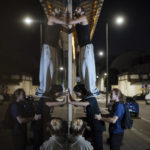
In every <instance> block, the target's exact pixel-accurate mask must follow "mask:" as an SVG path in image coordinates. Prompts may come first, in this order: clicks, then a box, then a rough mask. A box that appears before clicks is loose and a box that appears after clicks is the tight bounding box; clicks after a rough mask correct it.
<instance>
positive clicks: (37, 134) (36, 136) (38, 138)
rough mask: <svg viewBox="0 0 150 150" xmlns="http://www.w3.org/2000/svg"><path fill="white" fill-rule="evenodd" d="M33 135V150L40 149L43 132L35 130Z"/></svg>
mask: <svg viewBox="0 0 150 150" xmlns="http://www.w3.org/2000/svg"><path fill="white" fill-rule="evenodd" d="M33 136H34V139H33V150H39V149H40V145H41V144H42V133H41V131H40V130H34V131H33Z"/></svg>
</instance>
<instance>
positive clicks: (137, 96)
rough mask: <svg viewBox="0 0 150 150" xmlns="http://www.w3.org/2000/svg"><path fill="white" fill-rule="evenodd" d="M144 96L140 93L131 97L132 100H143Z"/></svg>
mask: <svg viewBox="0 0 150 150" xmlns="http://www.w3.org/2000/svg"><path fill="white" fill-rule="evenodd" d="M145 95H146V94H143V93H140V94H137V95H135V96H133V99H134V100H145Z"/></svg>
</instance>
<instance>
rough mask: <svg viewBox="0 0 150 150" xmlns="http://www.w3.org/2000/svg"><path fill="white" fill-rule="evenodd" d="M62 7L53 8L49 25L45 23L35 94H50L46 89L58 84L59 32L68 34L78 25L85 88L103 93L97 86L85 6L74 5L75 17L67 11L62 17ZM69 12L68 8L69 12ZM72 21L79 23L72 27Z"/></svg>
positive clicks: (82, 81)
mask: <svg viewBox="0 0 150 150" xmlns="http://www.w3.org/2000/svg"><path fill="white" fill-rule="evenodd" d="M61 14H62V12H61V10H60V9H59V8H54V10H53V12H52V15H51V16H49V17H48V21H47V25H46V26H45V33H44V41H43V48H42V52H41V60H40V73H39V81H40V87H39V88H38V89H37V91H36V96H38V97H42V96H47V93H49V91H50V90H51V88H52V85H54V84H56V80H57V72H58V71H57V68H58V56H57V51H58V49H59V44H58V42H59V33H60V31H61V30H63V31H64V32H67V33H68V34H69V33H71V32H72V31H74V29H76V33H77V39H78V45H79V46H80V56H79V66H80V67H79V68H80V71H79V72H80V79H81V83H83V84H85V86H86V88H87V89H88V91H89V92H91V93H92V94H93V95H95V96H97V95H99V94H100V91H99V90H98V88H96V70H95V59H94V51H93V49H94V48H93V44H92V42H91V39H90V28H89V24H88V19H87V17H86V15H85V12H84V9H83V8H82V7H80V6H79V7H77V8H76V9H75V16H74V19H71V17H69V16H68V15H65V16H64V17H63V18H62V17H61ZM66 14H67V12H66ZM69 25H76V26H75V28H74V27H72V28H71V29H70V28H69Z"/></svg>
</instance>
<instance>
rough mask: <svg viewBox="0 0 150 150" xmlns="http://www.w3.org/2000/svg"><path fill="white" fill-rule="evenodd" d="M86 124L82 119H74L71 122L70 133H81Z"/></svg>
mask: <svg viewBox="0 0 150 150" xmlns="http://www.w3.org/2000/svg"><path fill="white" fill-rule="evenodd" d="M86 126H87V124H86V122H84V121H83V120H82V119H75V120H74V121H72V123H71V133H72V134H73V135H74V136H78V135H81V134H82V133H83V130H84V129H85V128H86Z"/></svg>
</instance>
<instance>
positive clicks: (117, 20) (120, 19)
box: [116, 16, 124, 25]
mask: <svg viewBox="0 0 150 150" xmlns="http://www.w3.org/2000/svg"><path fill="white" fill-rule="evenodd" d="M123 23H124V18H123V17H121V16H119V17H117V18H116V24H118V25H122V24H123Z"/></svg>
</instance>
